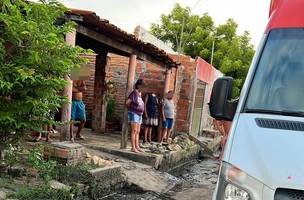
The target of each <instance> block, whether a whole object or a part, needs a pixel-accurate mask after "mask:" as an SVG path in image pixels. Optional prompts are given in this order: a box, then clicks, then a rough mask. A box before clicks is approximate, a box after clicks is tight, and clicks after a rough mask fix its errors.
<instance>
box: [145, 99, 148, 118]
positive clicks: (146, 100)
mask: <svg viewBox="0 0 304 200" xmlns="http://www.w3.org/2000/svg"><path fill="white" fill-rule="evenodd" d="M148 99H149V94H147V95H146V97H145V117H146V118H148V113H147V103H148Z"/></svg>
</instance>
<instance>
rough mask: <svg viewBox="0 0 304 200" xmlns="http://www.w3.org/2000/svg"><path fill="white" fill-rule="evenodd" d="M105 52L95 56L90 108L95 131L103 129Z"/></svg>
mask: <svg viewBox="0 0 304 200" xmlns="http://www.w3.org/2000/svg"><path fill="white" fill-rule="evenodd" d="M106 64H107V54H99V55H97V57H96V67H95V75H94V76H95V82H94V100H93V110H92V122H91V124H92V128H93V130H95V131H98V132H100V131H104V130H103V127H102V117H103V115H104V114H105V112H104V109H103V106H104V105H103V101H104V96H103V95H104V92H105V75H106V71H105V70H106Z"/></svg>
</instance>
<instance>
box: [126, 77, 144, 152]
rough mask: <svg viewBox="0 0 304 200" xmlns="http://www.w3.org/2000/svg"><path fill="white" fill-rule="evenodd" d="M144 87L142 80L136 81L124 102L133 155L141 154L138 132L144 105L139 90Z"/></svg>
mask: <svg viewBox="0 0 304 200" xmlns="http://www.w3.org/2000/svg"><path fill="white" fill-rule="evenodd" d="M143 85H144V82H143V80H142V79H138V80H137V82H136V83H135V88H134V90H133V91H132V92H131V94H130V95H129V98H128V100H127V102H126V105H127V108H128V120H129V123H130V125H131V145H132V149H131V150H132V151H133V152H135V153H139V152H143V151H142V150H141V149H140V147H139V132H140V126H141V123H142V115H143V113H144V110H145V104H144V101H143V100H142V97H141V89H142V86H143Z"/></svg>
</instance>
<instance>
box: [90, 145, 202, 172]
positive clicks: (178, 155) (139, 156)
mask: <svg viewBox="0 0 304 200" xmlns="http://www.w3.org/2000/svg"><path fill="white" fill-rule="evenodd" d="M85 146H86V147H87V148H91V149H95V150H98V151H102V152H106V153H108V154H113V155H116V156H119V157H122V158H124V159H128V160H131V161H135V162H138V163H142V164H145V165H149V166H151V167H153V168H155V169H158V170H160V171H170V170H172V169H174V168H176V166H181V165H182V164H186V163H188V162H190V161H191V160H193V159H197V158H198V157H199V154H200V150H201V147H200V146H199V145H193V146H191V147H189V148H187V149H182V150H179V151H169V152H165V153H163V154H154V153H148V152H146V153H134V152H131V151H130V149H114V148H109V147H103V146H100V145H96V144H93V145H92V144H85Z"/></svg>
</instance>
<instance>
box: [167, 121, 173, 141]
mask: <svg viewBox="0 0 304 200" xmlns="http://www.w3.org/2000/svg"><path fill="white" fill-rule="evenodd" d="M167 127H168V130H167V140H168V139H169V138H171V136H172V128H173V119H169V120H168V126H167Z"/></svg>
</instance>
